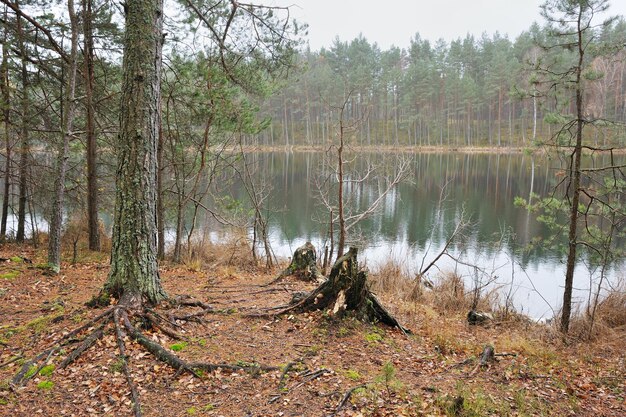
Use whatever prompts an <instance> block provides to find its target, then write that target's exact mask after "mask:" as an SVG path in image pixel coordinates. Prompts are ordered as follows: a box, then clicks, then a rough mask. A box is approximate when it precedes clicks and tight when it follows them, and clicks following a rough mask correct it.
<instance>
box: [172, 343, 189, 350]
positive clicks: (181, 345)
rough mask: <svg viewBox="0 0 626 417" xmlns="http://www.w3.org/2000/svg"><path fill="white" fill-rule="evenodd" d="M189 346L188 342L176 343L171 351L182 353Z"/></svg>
mask: <svg viewBox="0 0 626 417" xmlns="http://www.w3.org/2000/svg"><path fill="white" fill-rule="evenodd" d="M187 345H188V343H187V342H179V343H174V344H173V345H172V346H170V349H172V350H173V351H174V352H180V351H181V350H183V349H185V348H186V347H187Z"/></svg>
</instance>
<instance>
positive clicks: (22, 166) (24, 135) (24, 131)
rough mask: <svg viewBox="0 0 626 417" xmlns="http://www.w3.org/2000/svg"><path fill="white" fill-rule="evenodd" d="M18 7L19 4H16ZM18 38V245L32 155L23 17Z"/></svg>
mask: <svg viewBox="0 0 626 417" xmlns="http://www.w3.org/2000/svg"><path fill="white" fill-rule="evenodd" d="M16 5H17V2H16ZM17 37H18V46H19V51H20V55H21V56H22V68H21V78H22V79H21V81H22V98H21V113H22V114H21V116H22V120H21V122H20V123H21V129H20V162H19V198H18V207H17V233H16V235H15V240H16V241H17V242H18V243H22V242H24V239H25V237H26V205H27V202H28V201H27V199H28V196H27V193H28V189H27V185H28V154H29V153H30V141H29V137H28V136H29V135H28V134H29V130H28V129H29V126H28V123H29V116H28V115H29V106H30V102H29V100H28V91H29V89H30V86H29V80H28V68H27V65H26V47H25V45H24V29H23V27H22V17H21V15H18V16H17Z"/></svg>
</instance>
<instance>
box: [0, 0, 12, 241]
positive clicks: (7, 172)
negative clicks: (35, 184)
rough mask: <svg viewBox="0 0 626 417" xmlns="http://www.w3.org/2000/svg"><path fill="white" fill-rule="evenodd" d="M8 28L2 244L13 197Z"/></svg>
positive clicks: (0, 72)
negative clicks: (10, 199) (10, 201)
mask: <svg viewBox="0 0 626 417" xmlns="http://www.w3.org/2000/svg"><path fill="white" fill-rule="evenodd" d="M7 15H8V11H7V9H6V8H5V10H4V20H5V21H7ZM7 33H8V28H7V27H6V26H5V27H4V37H3V39H2V66H1V69H0V89H1V90H2V120H3V122H4V140H5V152H6V155H5V157H6V163H5V165H4V190H3V193H2V220H1V222H0V242H4V241H5V240H6V237H7V221H8V218H9V198H10V197H11V195H10V194H11V157H12V155H11V133H10V126H11V107H10V105H11V91H10V88H9V50H8V47H9V46H8V39H7V37H8V35H7Z"/></svg>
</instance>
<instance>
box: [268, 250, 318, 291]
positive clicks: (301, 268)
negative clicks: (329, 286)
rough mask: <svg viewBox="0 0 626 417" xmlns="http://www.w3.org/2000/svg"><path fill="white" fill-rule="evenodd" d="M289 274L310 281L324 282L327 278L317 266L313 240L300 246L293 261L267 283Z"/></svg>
mask: <svg viewBox="0 0 626 417" xmlns="http://www.w3.org/2000/svg"><path fill="white" fill-rule="evenodd" d="M288 276H295V277H297V278H298V279H300V280H303V281H310V282H322V281H325V280H326V277H324V275H322V273H321V272H320V270H319V268H318V267H317V255H316V253H315V246H313V244H312V243H311V242H306V243H305V244H304V245H302V246H300V247H299V248H298V249H296V250H295V251H294V253H293V257H292V258H291V263H290V264H289V266H288V267H287V268H285V269H284V270H283V271H282V272H281V273H280V274H279V275H278V276H277V277H276V278H275V279H274V280H272V282H270V283H268V284H266V285H271V284H275V283H276V282H278V281H280V280H282V279H283V278H286V277H288Z"/></svg>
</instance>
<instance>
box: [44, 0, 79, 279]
mask: <svg viewBox="0 0 626 417" xmlns="http://www.w3.org/2000/svg"><path fill="white" fill-rule="evenodd" d="M67 10H68V14H69V17H70V27H71V45H72V46H71V51H70V55H69V62H68V66H67V69H68V74H67V77H68V79H67V86H66V88H67V89H66V93H65V97H63V104H62V108H63V110H64V111H63V112H62V114H63V118H62V121H61V124H62V125H61V135H62V138H61V142H60V145H59V149H58V160H57V172H56V179H55V184H54V198H53V201H52V216H51V218H50V232H49V236H48V267H49V268H50V271H51V272H53V273H55V274H58V273H59V272H60V270H61V231H62V229H63V206H64V203H65V176H66V173H67V165H68V159H69V148H70V139H71V137H72V136H73V126H74V114H75V110H76V103H75V92H76V69H77V55H78V16H77V15H76V12H75V10H74V0H68V2H67ZM63 82H65V81H63Z"/></svg>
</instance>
